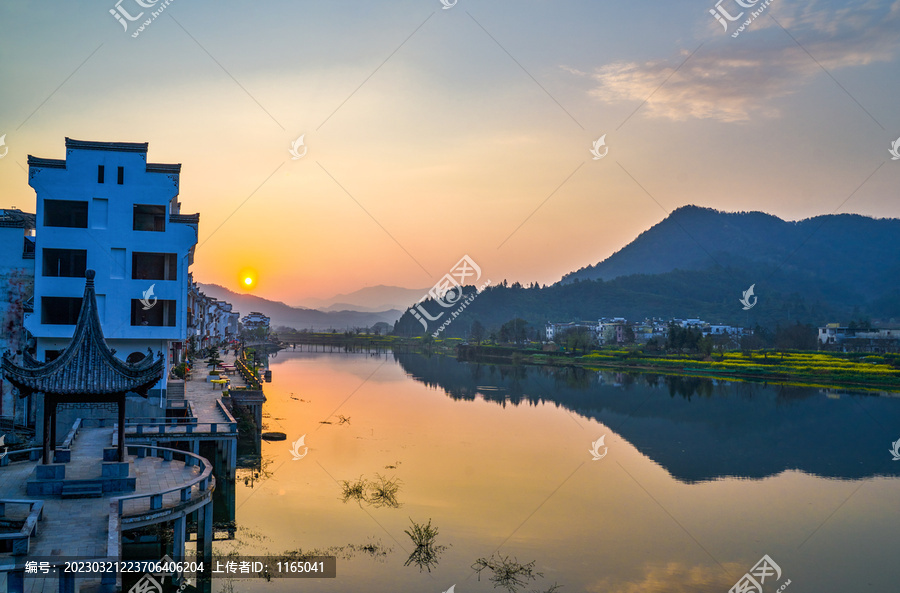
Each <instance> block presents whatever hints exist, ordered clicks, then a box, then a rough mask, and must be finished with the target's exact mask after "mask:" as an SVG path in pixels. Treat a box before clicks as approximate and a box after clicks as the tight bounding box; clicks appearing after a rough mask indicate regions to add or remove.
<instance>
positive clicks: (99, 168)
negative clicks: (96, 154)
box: [97, 165, 104, 183]
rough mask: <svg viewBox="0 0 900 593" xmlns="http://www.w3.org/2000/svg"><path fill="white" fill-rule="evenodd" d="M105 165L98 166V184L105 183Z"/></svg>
mask: <svg viewBox="0 0 900 593" xmlns="http://www.w3.org/2000/svg"><path fill="white" fill-rule="evenodd" d="M103 177H104V175H103V165H97V183H103Z"/></svg>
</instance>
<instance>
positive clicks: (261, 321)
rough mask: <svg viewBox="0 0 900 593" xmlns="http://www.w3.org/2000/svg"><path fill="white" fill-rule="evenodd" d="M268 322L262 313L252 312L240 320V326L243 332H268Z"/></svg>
mask: <svg viewBox="0 0 900 593" xmlns="http://www.w3.org/2000/svg"><path fill="white" fill-rule="evenodd" d="M269 321H271V320H270V319H269V318H268V317H266V316H265V315H263V314H262V313H260V312H258V311H253V312H251V313H250V314H249V315H245V316H244V318H243V319H241V325H243V326H244V330H245V331H253V330H255V329H259V328H265V330H266V331H267V332H268V331H269Z"/></svg>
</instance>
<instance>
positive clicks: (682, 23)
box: [0, 0, 900, 304]
mask: <svg viewBox="0 0 900 593" xmlns="http://www.w3.org/2000/svg"><path fill="white" fill-rule="evenodd" d="M167 1H168V5H166V2H167ZM445 1H446V2H447V3H448V4H450V3H451V2H452V0H445ZM741 1H742V3H743V4H745V5H750V4H751V3H753V2H754V0H741ZM765 2H766V0H756V2H755V5H754V6H753V7H751V8H743V7H742V6H740V5H738V4H737V0H723V2H722V3H721V4H720V5H719V7H720V9H721V12H719V13H718V14H720V15H722V14H727V15H728V16H737V15H738V14H739V13H741V12H743V13H744V14H743V15H742V16H741V17H740V18H738V19H737V20H735V21H734V22H729V21H727V20H726V21H725V22H726V24H727V25H728V29H727V31H726V30H725V29H724V28H723V25H722V24H721V23H720V22H719V21H718V20H717V19H716V18H714V16H713V15H712V14H711V13H710V11H711V9H714V8H715V2H712V1H706V0H703V1H700V0H691V1H679V2H674V1H670V2H640V3H638V2H626V1H603V2H599V1H597V0H593V1H582V0H572V1H568V2H550V1H549V0H520V1H518V2H509V1H505V0H492V1H490V2H485V1H474V0H456V2H455V4H452V5H450V6H448V7H446V8H445V7H444V5H443V4H442V2H441V0H433V1H432V0H415V1H412V0H398V1H389V2H362V1H353V2H350V1H341V0H334V1H329V2H309V1H279V0H270V1H269V2H265V3H255V4H251V3H248V2H236V1H230V0H228V1H218V2H212V1H210V0H191V1H190V2H188V1H187V0H140V3H142V4H144V5H145V6H148V8H142V7H141V6H140V5H139V3H138V0H122V1H121V2H119V3H118V7H119V9H120V10H119V12H118V14H120V15H121V14H128V15H131V16H136V15H138V14H139V13H141V12H144V15H143V16H142V17H140V18H138V19H137V20H135V21H134V22H128V21H125V22H126V24H127V25H128V28H127V31H126V30H125V29H124V27H123V25H122V24H121V23H120V21H118V20H116V18H115V17H114V16H113V15H112V14H110V10H114V9H116V6H117V4H116V2H113V1H108V2H107V1H96V2H95V1H92V2H89V3H88V2H81V3H75V2H68V3H34V2H24V1H15V0H10V1H7V2H4V3H2V4H0V137H3V136H4V135H5V138H4V141H5V144H4V145H3V146H0V154H3V158H0V207H12V206H15V207H18V208H22V209H24V210H31V211H33V209H34V201H35V199H34V192H33V190H32V189H31V188H30V187H29V186H28V180H27V164H26V160H27V155H29V154H30V155H35V156H41V157H45V158H64V156H65V147H64V138H65V137H67V136H68V137H70V138H75V139H79V140H100V141H124V142H149V154H148V159H149V160H150V161H151V162H162V163H182V165H183V167H182V174H181V194H180V201H181V203H182V212H185V213H193V212H199V213H200V238H199V242H198V248H197V252H196V258H195V263H194V265H193V266H192V271H193V274H194V278H195V279H196V280H198V281H201V282H205V283H215V284H220V285H223V286H226V287H228V288H231V289H233V290H238V291H242V290H244V287H243V286H242V284H241V282H240V280H241V277H240V276H241V271H242V270H246V269H251V270H254V271H255V272H256V276H257V284H256V285H255V286H254V287H253V289H252V290H253V291H254V293H255V294H258V295H260V296H263V297H266V298H271V299H276V300H282V301H285V302H287V303H289V304H299V303H302V301H303V299H304V298H308V297H320V298H327V297H329V296H331V295H334V294H338V293H349V292H352V291H354V290H357V289H359V288H362V287H365V286H373V285H379V284H385V285H394V286H403V287H407V288H423V287H430V286H432V285H433V284H435V283H436V282H437V281H438V280H439V279H440V278H441V277H442V276H443V275H444V274H446V273H448V272H449V271H450V269H451V268H452V267H453V265H454V264H455V263H456V262H457V261H459V260H460V258H461V257H463V256H464V255H468V256H469V257H470V258H471V259H472V260H473V261H475V262H477V264H478V265H479V267H480V268H481V270H482V272H483V275H484V277H485V278H490V279H491V280H492V281H493V282H494V283H496V282H499V281H500V280H502V279H507V280H508V281H510V282H514V281H519V282H522V283H526V284H527V283H531V282H538V283H541V284H546V283H552V282H555V281H557V280H559V278H560V277H561V276H562V275H563V274H565V273H567V272H570V271H572V270H575V269H578V268H581V267H583V266H586V265H590V264H594V263H597V262H599V261H601V260H603V259H604V258H606V257H608V256H609V255H611V254H612V253H614V252H615V251H617V250H618V249H621V248H622V247H623V246H625V245H626V244H628V243H629V242H630V241H631V240H633V239H634V238H635V237H636V236H637V235H638V234H640V233H641V232H642V231H644V230H646V229H647V228H649V227H650V226H652V225H654V224H656V223H658V222H659V221H661V220H662V219H664V218H665V217H666V216H667V214H668V213H669V212H671V211H672V210H674V209H675V208H678V207H679V206H683V205H687V204H697V205H700V206H707V207H711V208H716V209H719V210H725V211H752V210H760V211H765V212H769V213H772V214H774V215H776V216H779V217H781V218H784V219H790V220H799V219H803V218H808V217H811V216H818V215H822V214H831V213H835V212H853V213H859V214H864V215H869V216H875V217H891V218H894V217H898V216H900V203H898V199H897V197H898V196H897V194H898V190H897V188H898V187H900V160H892V158H891V154H890V152H889V150H890V149H891V146H892V143H894V142H895V141H896V140H897V139H898V137H900V110H898V108H897V98H898V97H900V63H898V59H900V51H898V50H900V1H896V2H890V1H851V2H827V1H819V0H809V1H803V2H798V1H788V0H771V1H770V2H769V4H768V5H767V6H764V4H765ZM163 6H164V8H163V9H162V12H159V13H158V16H156V17H155V18H153V17H152V13H153V12H154V11H158V10H159V8H160V7H163ZM763 6H764V7H763ZM760 7H763V8H760ZM760 10H761V12H760V13H759V14H758V16H756V17H755V18H754V17H753V12H755V11H760ZM723 18H724V17H723ZM148 19H152V20H151V22H150V24H149V25H147V26H145V28H144V29H143V30H139V28H138V27H139V24H140V23H143V22H145V21H146V20H148ZM747 20H751V21H752V22H750V23H749V24H748V25H746V26H745V28H744V29H743V30H739V27H740V24H742V23H744V22H745V21H747ZM735 33H737V36H734V34H735ZM135 34H136V36H135ZM301 135H302V136H303V138H302V140H303V145H302V147H300V146H299V145H298V152H297V154H298V155H299V154H302V155H303V156H302V157H301V158H297V159H294V158H292V155H291V153H290V152H289V150H290V149H291V147H292V144H293V143H295V142H296V141H297V139H298V138H300V136H301ZM601 137H602V138H603V144H602V145H600V146H598V148H597V154H598V155H602V158H596V159H595V158H594V156H595V155H594V154H592V153H591V152H590V151H591V148H592V146H593V144H594V143H595V142H596V141H597V140H598V139H600V138H601ZM4 151H5V152H4ZM304 151H305V152H304ZM38 240H39V239H38ZM701 240H702V239H701Z"/></svg>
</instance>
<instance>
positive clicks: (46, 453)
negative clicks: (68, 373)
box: [41, 393, 53, 465]
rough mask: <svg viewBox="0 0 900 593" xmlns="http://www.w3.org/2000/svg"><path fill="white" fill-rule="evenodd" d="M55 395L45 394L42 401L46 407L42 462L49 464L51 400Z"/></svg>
mask: <svg viewBox="0 0 900 593" xmlns="http://www.w3.org/2000/svg"><path fill="white" fill-rule="evenodd" d="M52 399H53V396H51V395H48V394H46V393H45V394H44V401H43V402H41V403H42V404H43V405H42V407H43V408H44V426H43V429H44V430H43V433H44V434H43V435H42V436H43V447H44V452H43V456H42V460H41V463H43V464H44V465H47V464H49V463H50V402H51V401H52Z"/></svg>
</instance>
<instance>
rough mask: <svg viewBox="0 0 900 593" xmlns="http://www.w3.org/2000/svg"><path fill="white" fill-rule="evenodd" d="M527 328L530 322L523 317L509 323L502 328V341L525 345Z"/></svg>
mask: <svg viewBox="0 0 900 593" xmlns="http://www.w3.org/2000/svg"><path fill="white" fill-rule="evenodd" d="M527 326H528V322H527V321H525V320H524V319H522V318H521V317H516V318H515V319H511V320H509V321H507V322H506V323H504V324H503V325H502V326H500V341H501V342H515V343H516V344H523V343H524V342H525V338H526V336H527V332H526V327H527Z"/></svg>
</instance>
